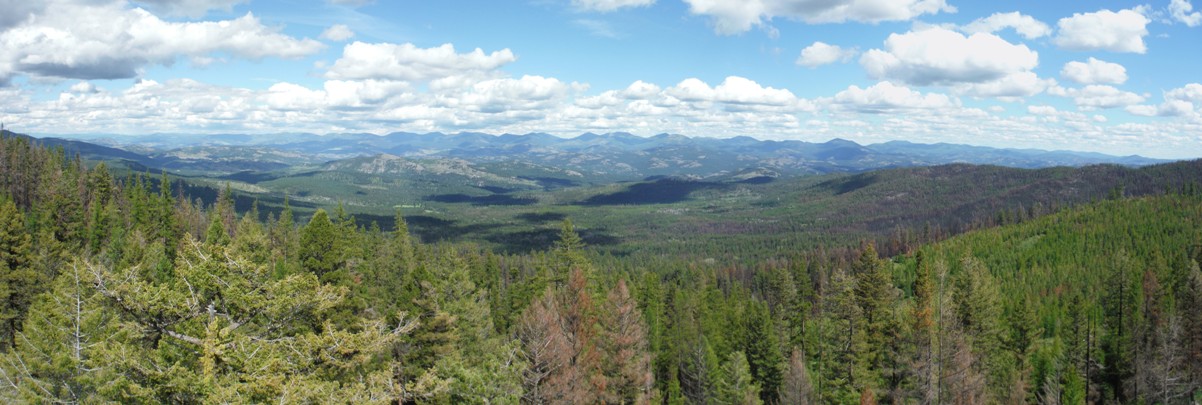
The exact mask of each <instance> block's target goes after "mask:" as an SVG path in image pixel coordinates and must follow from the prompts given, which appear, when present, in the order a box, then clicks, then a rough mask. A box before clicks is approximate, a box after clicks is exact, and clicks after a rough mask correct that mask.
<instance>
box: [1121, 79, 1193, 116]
mask: <svg viewBox="0 0 1202 405" xmlns="http://www.w3.org/2000/svg"><path fill="white" fill-rule="evenodd" d="M1200 105H1202V84H1198V83H1190V84H1187V85H1185V86H1182V87H1179V88H1176V89H1172V90H1169V91H1167V92H1165V93H1164V102H1162V103H1160V105H1131V106H1128V107H1127V112H1129V113H1131V114H1135V115H1142V116H1146V117H1197V116H1199V114H1200V112H1199V111H1197V110H1196V108H1197V106H1200Z"/></svg>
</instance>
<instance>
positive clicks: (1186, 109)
mask: <svg viewBox="0 0 1202 405" xmlns="http://www.w3.org/2000/svg"><path fill="white" fill-rule="evenodd" d="M1126 110H1127V112H1129V113H1131V114H1132V115H1139V116H1144V117H1188V116H1194V115H1196V114H1197V112H1195V111H1194V103H1191V102H1188V101H1183V100H1165V102H1163V103H1161V104H1160V105H1143V104H1140V105H1129V106H1127V108H1126Z"/></svg>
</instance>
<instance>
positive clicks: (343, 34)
mask: <svg viewBox="0 0 1202 405" xmlns="http://www.w3.org/2000/svg"><path fill="white" fill-rule="evenodd" d="M354 36H355V32H354V31H351V28H350V27H347V26H346V25H345V24H334V25H331V26H330V28H326V30H325V31H322V32H321V38H322V39H328V40H330V41H334V42H342V41H346V40H348V39H351V38H352V37H354Z"/></svg>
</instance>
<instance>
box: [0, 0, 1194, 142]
mask: <svg viewBox="0 0 1202 405" xmlns="http://www.w3.org/2000/svg"><path fill="white" fill-rule="evenodd" d="M0 10H5V12H4V13H3V14H0V121H3V122H4V124H5V125H6V127H7V128H8V129H11V130H14V131H17V132H21V133H28V134H31V135H35V136H48V135H59V136H62V135H68V136H70V135H76V136H95V135H105V136H108V135H123V134H127V135H146V134H182V133H187V134H209V133H214V134H215V133H256V134H258V133H264V134H277V133H278V134H286V133H295V132H312V133H319V134H325V133H341V132H369V133H376V134H386V133H391V132H398V131H404V132H418V133H425V132H435V131H437V132H446V133H453V132H464V131H472V132H486V133H492V134H502V133H515V134H523V133H531V132H545V133H551V134H554V135H559V136H565V137H572V136H576V135H579V134H581V133H584V132H594V133H605V132H630V133H633V134H636V135H641V136H650V135H655V134H659V133H665V132H666V133H676V134H683V135H688V136H705V137H722V138H725V137H734V136H741V135H746V136H751V137H755V138H759V139H772V140H784V139H791V140H802V141H809V142H824V141H827V140H830V139H832V138H843V139H850V140H853V141H856V142H860V143H864V144H870V143H878V142H885V141H890V140H907V141H912V142H922V143H934V142H948V143H959V144H971V145H983V146H994V147H1010V148H1040V149H1067V150H1079V151H1095V152H1103V153H1109V154H1116V155H1129V154H1140V155H1144V156H1149V157H1159V158H1196V157H1202V84H1200V83H1202V3H1200V4H1198V7H1195V5H1194V4H1193V3H1192V2H1191V0H1153V1H1151V2H1129V1H1105V0H1103V1H1047V0H1041V1H1027V0H1016V1H972V2H970V1H962V0H739V1H733V0H525V1H520V0H519V1H496V0H490V1H457V0H442V1H428V0H427V1H409V0H396V1H389V0H375V1H372V0H324V1H321V0H318V1H299V0H275V1H270V0H138V1H131V0H45V1H29V0H0ZM164 136H169V135H164ZM280 136H286V135H280Z"/></svg>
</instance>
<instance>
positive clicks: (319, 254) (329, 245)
mask: <svg viewBox="0 0 1202 405" xmlns="http://www.w3.org/2000/svg"><path fill="white" fill-rule="evenodd" d="M339 235H340V233H339V232H338V230H337V228H336V227H335V226H334V223H332V222H330V217H329V216H328V215H327V214H326V211H325V210H323V209H318V210H317V211H316V212H314V213H313V218H311V219H310V220H309V224H308V225H305V227H304V228H303V229H302V230H301V235H300V260H301V265H302V266H303V267H304V269H305V270H307V271H309V272H311V273H313V274H316V275H317V276H318V277H322V276H325V275H326V274H328V273H330V272H333V271H335V270H338V269H339V268H340V267H341V263H342V257H341V256H342V252H341V251H340V249H339V247H340V246H339V245H340V243H339V240H338V238H339Z"/></svg>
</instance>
